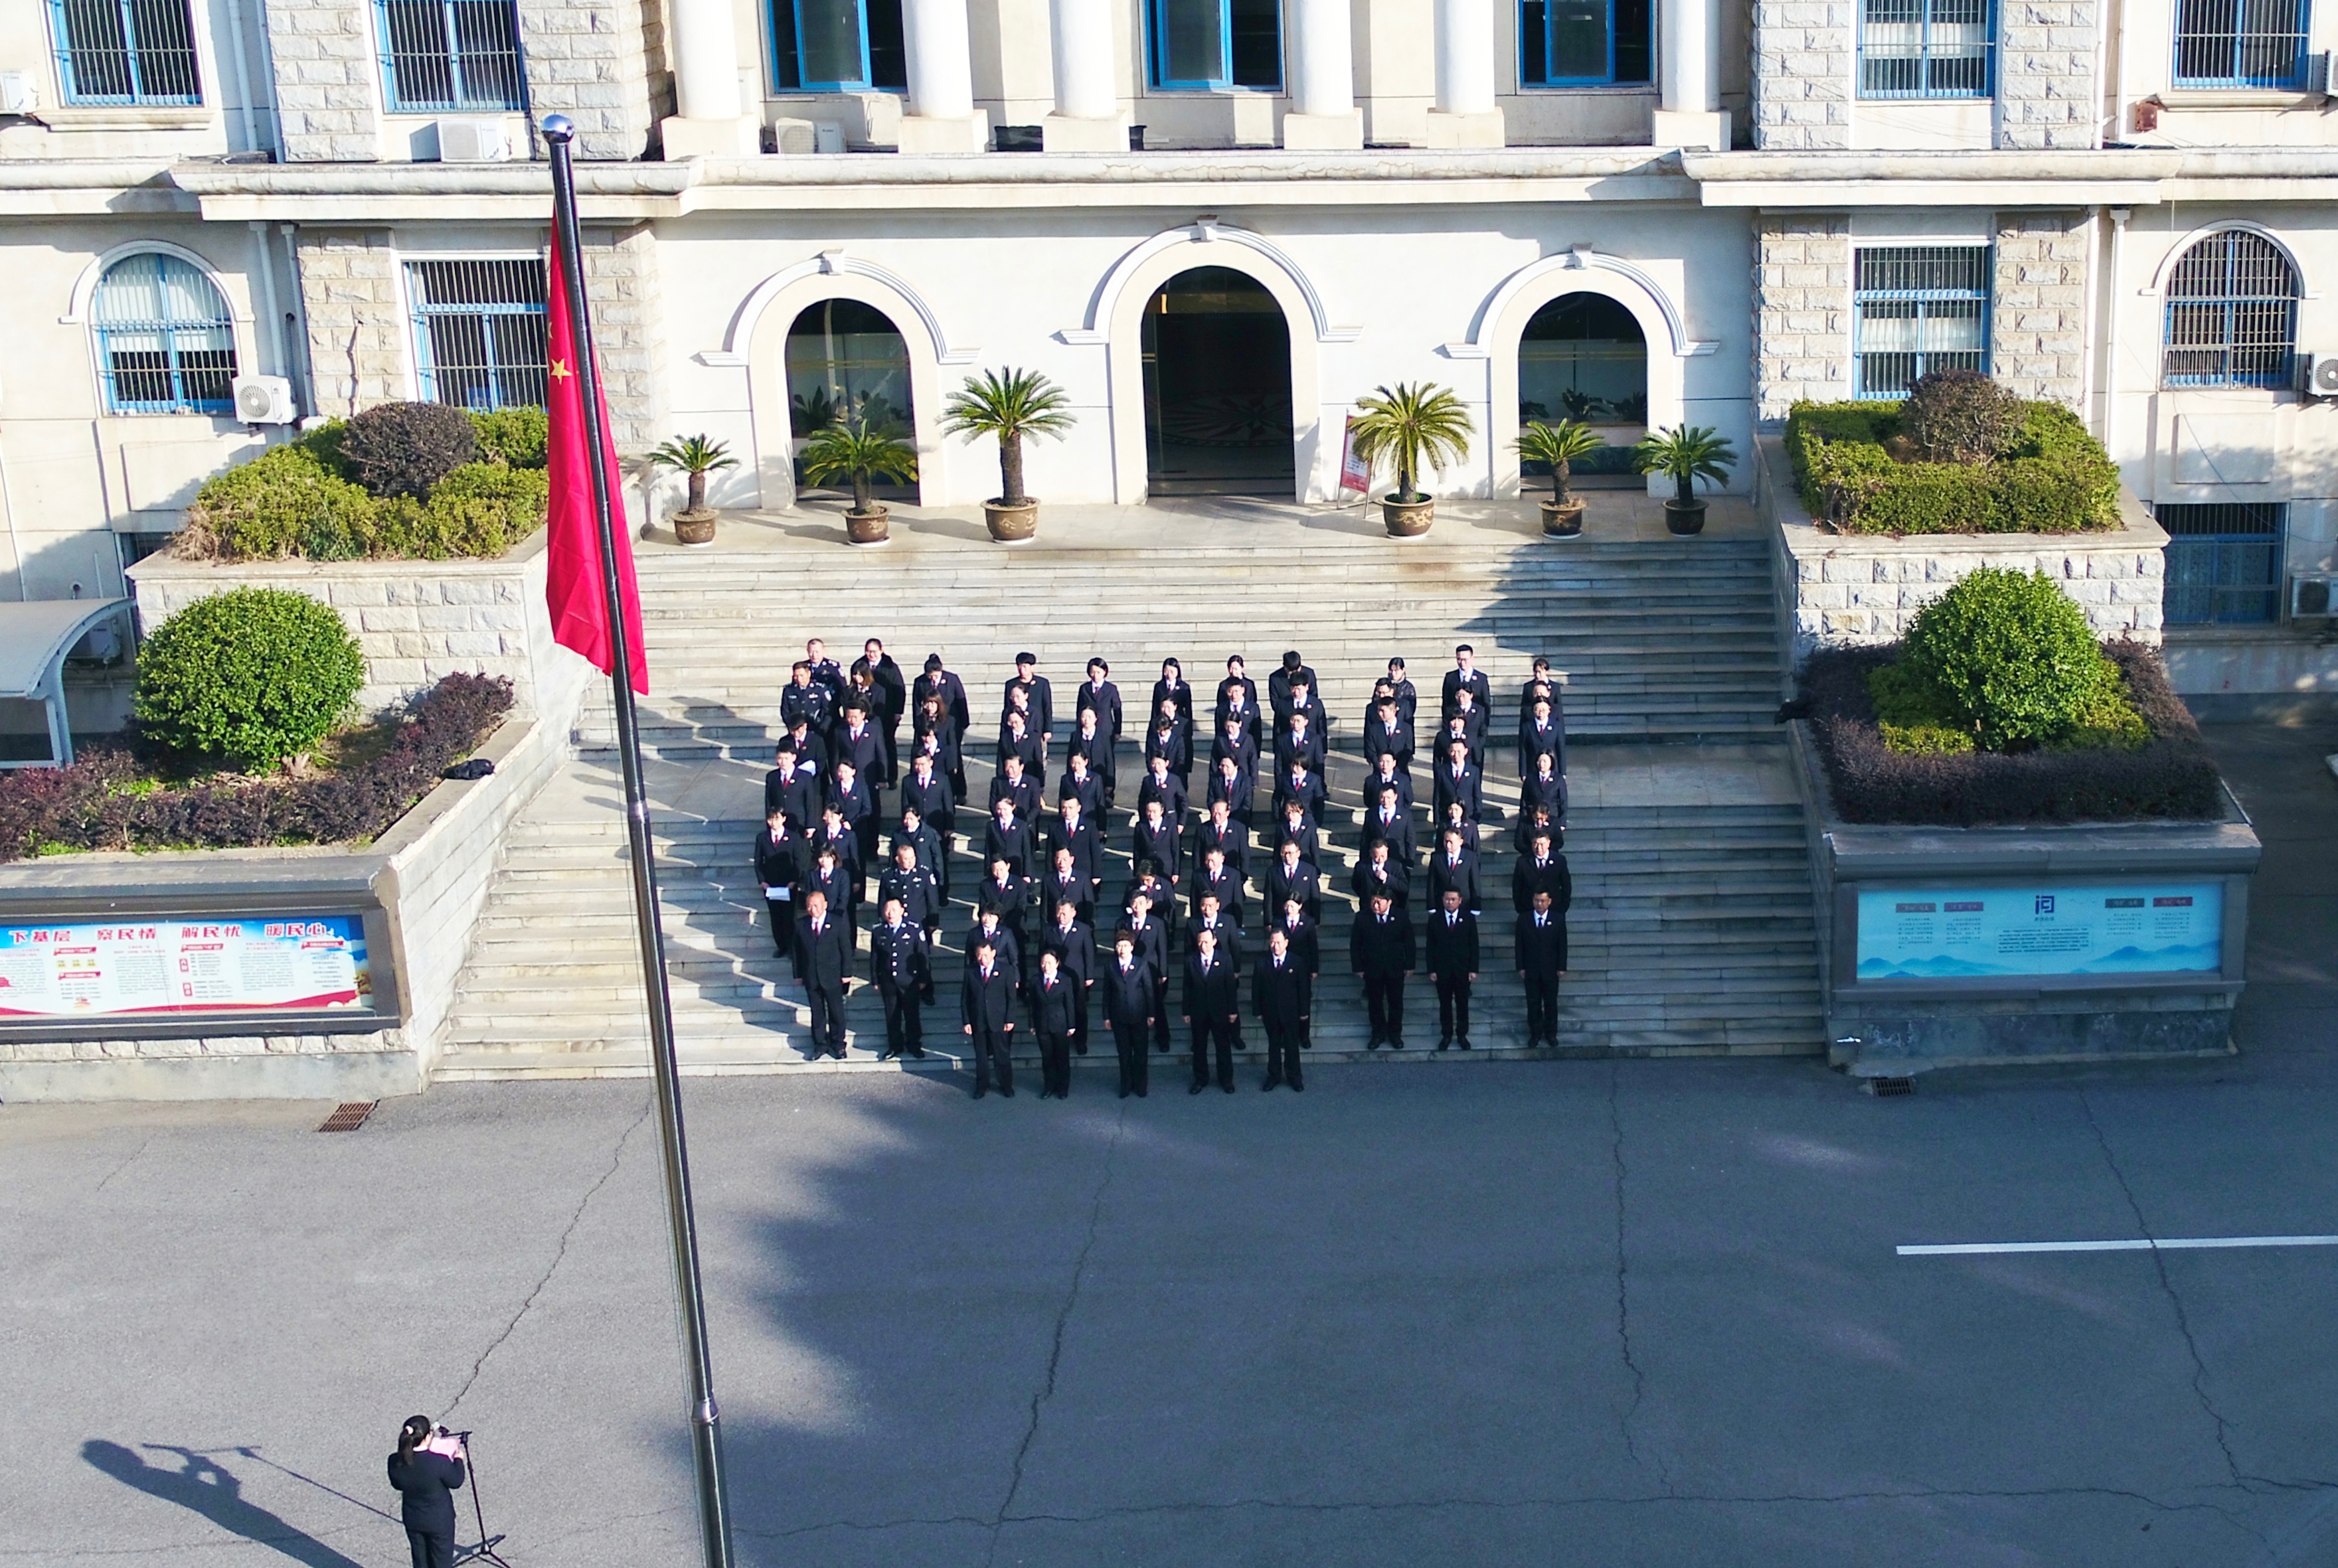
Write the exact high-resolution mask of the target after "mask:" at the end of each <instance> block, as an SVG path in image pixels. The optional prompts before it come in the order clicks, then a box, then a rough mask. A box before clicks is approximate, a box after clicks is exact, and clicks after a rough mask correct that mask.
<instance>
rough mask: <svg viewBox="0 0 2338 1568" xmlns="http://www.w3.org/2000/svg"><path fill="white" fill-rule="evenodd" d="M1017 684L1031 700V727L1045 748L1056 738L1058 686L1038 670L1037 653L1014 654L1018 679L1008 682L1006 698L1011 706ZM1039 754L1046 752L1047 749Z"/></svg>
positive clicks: (1043, 754) (1044, 754) (1042, 754)
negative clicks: (1049, 682) (1056, 688)
mask: <svg viewBox="0 0 2338 1568" xmlns="http://www.w3.org/2000/svg"><path fill="white" fill-rule="evenodd" d="M1018 687H1019V688H1021V689H1022V691H1023V693H1024V695H1025V696H1026V697H1027V698H1028V699H1029V700H1030V707H1031V730H1032V732H1033V733H1034V734H1036V736H1038V738H1039V744H1040V746H1041V747H1042V748H1045V747H1046V744H1047V742H1049V741H1051V740H1054V739H1055V738H1056V692H1055V689H1054V688H1053V687H1051V686H1049V685H1048V684H1047V678H1046V676H1045V675H1042V674H1040V673H1039V656H1038V655H1037V654H1036V653H1017V655H1015V679H1014V680H1012V681H1008V682H1007V705H1008V706H1009V707H1012V706H1013V705H1014V694H1015V691H1016V689H1017V688H1018ZM1040 755H1041V756H1042V757H1045V756H1046V752H1045V750H1042V751H1041V753H1040Z"/></svg>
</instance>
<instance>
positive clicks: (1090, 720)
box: [1064, 686, 1120, 810]
mask: <svg viewBox="0 0 2338 1568" xmlns="http://www.w3.org/2000/svg"><path fill="white" fill-rule="evenodd" d="M1087 692H1088V689H1087V688H1086V686H1083V687H1081V688H1080V695H1081V696H1083V697H1085V696H1086V695H1087ZM1074 722H1075V723H1076V725H1077V726H1078V727H1077V728H1076V729H1075V730H1073V731H1072V738H1071V739H1070V740H1067V741H1066V742H1065V744H1064V759H1065V760H1066V762H1069V761H1070V760H1071V759H1072V758H1074V757H1085V758H1086V759H1087V760H1088V767H1089V769H1090V770H1092V771H1093V772H1094V773H1095V777H1096V782H1097V783H1098V784H1100V785H1101V786H1103V789H1104V803H1105V809H1107V810H1109V809H1111V807H1112V800H1113V796H1114V795H1115V793H1116V792H1117V789H1118V786H1119V782H1120V738H1119V737H1118V736H1117V735H1114V734H1111V733H1110V732H1108V731H1107V730H1105V714H1104V711H1103V710H1101V709H1097V708H1083V709H1081V710H1080V711H1079V717H1078V718H1077V719H1076V720H1074Z"/></svg>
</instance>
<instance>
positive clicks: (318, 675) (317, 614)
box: [133, 588, 365, 772]
mask: <svg viewBox="0 0 2338 1568" xmlns="http://www.w3.org/2000/svg"><path fill="white" fill-rule="evenodd" d="M364 684H365V654H364V653H363V652H360V651H359V648H358V640H357V639H356V638H355V637H352V636H350V635H349V626H348V624H347V623H346V622H343V621H342V620H341V617H340V613H339V611H337V610H335V609H334V608H333V607H332V606H331V605H329V604H323V603H319V602H318V601H316V600H314V599H311V598H309V596H308V595H307V594H305V593H291V592H290V591H289V590H286V589H282V588H232V589H230V590H229V591H228V592H226V593H214V594H212V595H211V597H210V598H208V599H198V600H197V601H195V603H192V604H190V605H188V606H187V607H186V608H185V609H183V610H182V611H180V612H179V613H177V614H175V615H173V616H172V617H171V618H170V619H169V620H167V621H165V622H162V624H161V625H160V626H157V627H156V628H155V629H154V632H153V634H152V635H151V636H150V637H148V638H147V639H146V646H145V647H144V648H142V649H141V650H140V651H139V654H138V689H137V695H136V700H135V701H134V703H133V710H134V711H135V712H136V714H137V716H138V722H139V724H140V725H141V726H142V727H143V729H144V730H145V731H146V733H147V734H148V735H150V736H152V737H153V738H154V739H155V740H159V741H161V742H162V744H164V745H166V746H169V747H172V749H174V750H182V751H188V752H192V753H195V754H197V755H201V756H205V757H211V758H218V759H221V760H226V761H229V762H232V763H234V764H235V765H236V766H237V767H239V768H241V769H243V770H244V771H246V772H256V771H258V770H260V769H263V768H273V767H275V766H276V765H277V764H278V763H280V762H282V761H283V760H286V759H287V758H291V757H297V756H300V755H303V754H304V753H306V752H308V751H309V750H312V749H313V748H314V747H315V746H316V744H317V742H318V741H319V740H323V739H324V738H325V736H326V735H327V734H328V733H329V731H330V730H332V728H333V726H334V725H335V724H337V723H339V721H340V719H341V715H342V712H343V711H345V710H346V709H347V708H348V707H349V701H350V700H351V699H352V698H354V697H356V696H357V694H358V689H359V687H361V686H363V685H364Z"/></svg>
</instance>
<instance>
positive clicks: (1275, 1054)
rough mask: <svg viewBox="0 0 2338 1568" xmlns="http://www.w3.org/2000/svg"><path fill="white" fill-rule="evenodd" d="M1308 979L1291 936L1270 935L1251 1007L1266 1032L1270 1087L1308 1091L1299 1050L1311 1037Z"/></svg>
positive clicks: (1278, 932) (1253, 985)
mask: <svg viewBox="0 0 2338 1568" xmlns="http://www.w3.org/2000/svg"><path fill="white" fill-rule="evenodd" d="M1310 994H1311V987H1310V986H1309V984H1308V975H1307V973H1306V971H1305V970H1304V969H1302V967H1301V966H1300V960H1299V956H1298V955H1297V954H1295V953H1293V952H1292V950H1291V936H1290V933H1289V932H1287V931H1285V930H1284V929H1283V928H1282V926H1274V927H1273V928H1272V929H1271V930H1269V931H1268V932H1267V935H1266V956H1265V957H1264V958H1262V959H1261V960H1260V961H1259V965H1258V968H1257V970H1256V971H1255V972H1254V974H1253V975H1252V978H1251V1005H1252V1007H1253V1008H1255V1009H1256V1011H1257V1013H1258V1020H1259V1023H1260V1024H1262V1026H1263V1027H1264V1028H1265V1030H1266V1087H1267V1088H1269V1089H1272V1088H1274V1087H1276V1086H1277V1085H1279V1084H1283V1083H1288V1084H1290V1085H1291V1086H1292V1088H1293V1089H1304V1088H1306V1087H1307V1085H1306V1083H1305V1082H1304V1081H1303V1080H1302V1076H1301V1074H1300V1071H1299V1047H1300V1044H1301V1043H1302V1041H1304V1040H1305V1039H1306V1037H1307V1009H1308V1005H1309V1000H1310Z"/></svg>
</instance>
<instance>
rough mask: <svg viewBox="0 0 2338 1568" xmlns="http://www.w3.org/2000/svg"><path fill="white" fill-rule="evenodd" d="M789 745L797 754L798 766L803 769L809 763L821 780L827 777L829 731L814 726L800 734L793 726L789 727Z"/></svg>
mask: <svg viewBox="0 0 2338 1568" xmlns="http://www.w3.org/2000/svg"><path fill="white" fill-rule="evenodd" d="M788 731H789V733H788V745H789V747H790V748H791V750H793V751H794V752H795V754H796V766H797V767H798V768H802V767H803V766H805V765H806V764H807V763H809V764H810V767H811V770H812V772H813V773H815V774H817V775H819V776H820V777H821V778H825V777H827V775H828V734H827V731H825V730H822V729H820V727H819V726H817V725H812V726H808V727H806V728H805V729H804V730H802V731H801V733H798V732H797V731H796V729H795V726H794V725H793V724H790V725H789V726H788Z"/></svg>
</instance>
